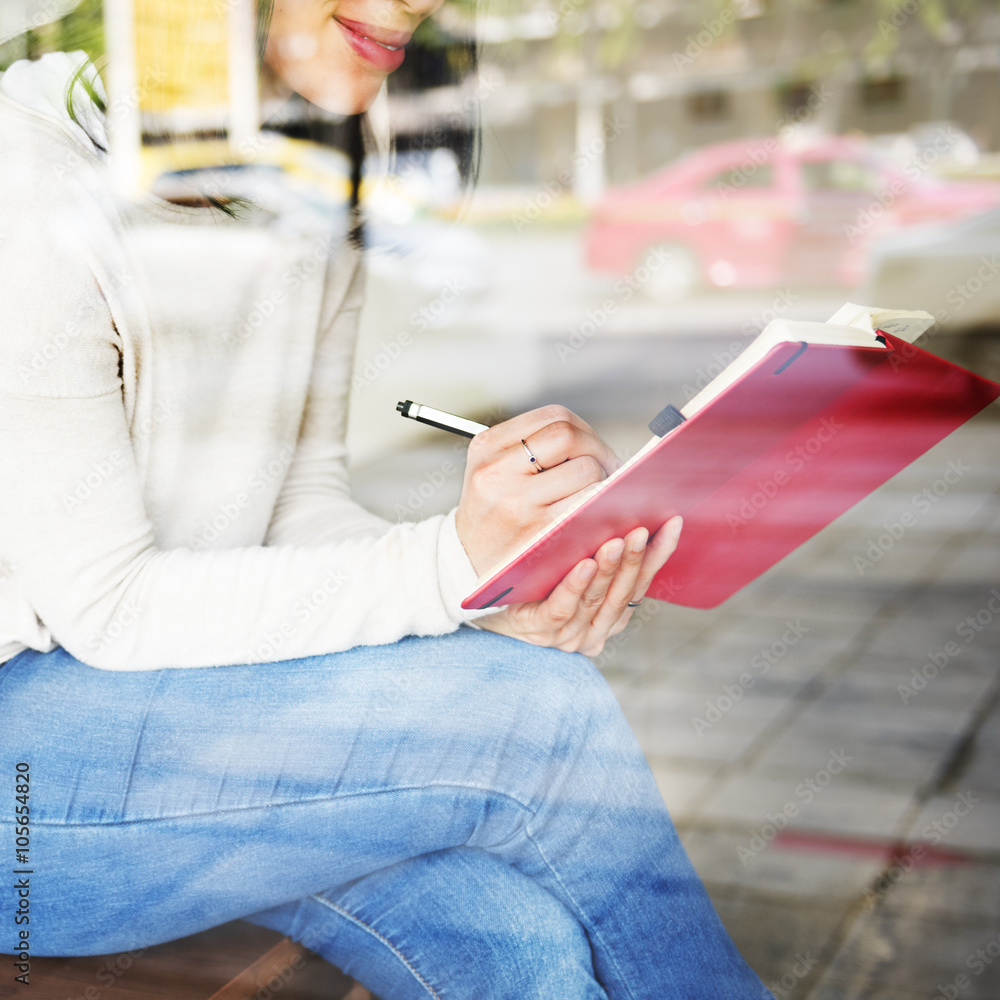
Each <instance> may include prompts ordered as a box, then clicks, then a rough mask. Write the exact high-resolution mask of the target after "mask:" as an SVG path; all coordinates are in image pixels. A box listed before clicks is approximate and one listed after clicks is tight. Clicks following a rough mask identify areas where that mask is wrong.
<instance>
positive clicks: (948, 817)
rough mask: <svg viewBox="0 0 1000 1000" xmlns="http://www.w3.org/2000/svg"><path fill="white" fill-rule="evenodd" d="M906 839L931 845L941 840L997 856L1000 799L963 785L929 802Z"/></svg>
mask: <svg viewBox="0 0 1000 1000" xmlns="http://www.w3.org/2000/svg"><path fill="white" fill-rule="evenodd" d="M970 792H971V796H970V797H969V798H966V797H965V796H967V795H968V794H969V793H970ZM963 814H964V815H963ZM906 839H907V840H909V841H913V842H916V841H924V842H929V843H932V844H933V843H935V842H936V841H939V842H940V843H941V844H942V845H943V846H945V847H947V848H951V849H955V850H966V851H989V852H992V853H998V852H1000V799H996V798H993V797H991V796H987V795H986V793H985V792H981V791H977V790H975V789H971V788H969V787H968V785H967V784H966V783H963V784H962V785H961V786H960V787H959V788H958V789H957V790H956V791H955V793H954V794H951V795H937V796H935V797H934V798H932V799H930V800H929V801H928V802H927V803H926V804H925V805H924V808H923V809H922V810H921V812H920V814H919V815H918V816H917V818H916V819H915V820H914V822H913V824H912V825H911V826H910V829H909V831H908V833H907V836H906Z"/></svg>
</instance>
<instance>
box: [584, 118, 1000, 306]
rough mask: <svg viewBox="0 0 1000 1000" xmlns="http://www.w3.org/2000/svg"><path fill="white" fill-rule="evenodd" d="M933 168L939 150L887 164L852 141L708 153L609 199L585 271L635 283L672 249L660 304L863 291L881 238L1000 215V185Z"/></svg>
mask: <svg viewBox="0 0 1000 1000" xmlns="http://www.w3.org/2000/svg"><path fill="white" fill-rule="evenodd" d="M936 159H937V157H936V156H934V154H933V150H932V149H931V148H928V149H926V150H924V151H921V152H918V153H915V154H914V155H913V156H912V157H911V158H910V159H909V160H908V161H906V162H902V163H899V162H896V161H892V160H886V159H879V158H876V157H875V156H874V155H872V153H871V151H870V150H869V149H868V147H867V146H866V144H865V143H864V142H862V141H860V140H855V139H850V138H843V137H834V138H828V139H822V140H816V141H812V142H810V143H808V144H804V143H803V144H792V143H784V142H782V140H780V139H778V138H770V139H752V140H743V141H740V142H729V143H723V144H720V145H715V146H708V147H706V148H704V149H701V150H698V151H697V152H695V153H692V154H691V155H689V156H685V157H683V158H682V159H680V160H678V161H677V162H676V163H674V164H673V165H671V166H670V167H667V168H666V169H665V170H661V171H660V172H658V173H656V174H654V175H652V176H651V177H648V178H647V179H646V180H644V181H641V182H640V183H638V184H635V185H632V186H630V187H624V188H618V189H615V190H611V191H609V192H608V193H607V195H606V196H605V197H604V199H603V200H602V201H601V202H600V204H599V205H598V206H597V208H596V209H595V211H594V215H593V218H592V220H591V223H590V226H589V229H588V230H587V234H586V251H587V262H588V264H589V266H590V267H592V268H594V269H596V270H603V271H611V272H614V273H617V274H626V273H628V272H630V271H632V270H633V269H635V268H637V267H638V266H639V265H640V264H641V263H642V262H643V260H644V259H645V258H646V255H647V253H648V252H649V251H650V250H652V249H654V248H656V249H660V250H666V251H667V252H668V253H669V261H670V264H669V266H661V267H659V268H658V269H657V270H656V271H654V272H653V274H652V277H651V279H650V282H649V291H650V293H651V294H652V295H653V296H654V297H657V298H661V299H666V298H672V297H676V296H677V295H680V294H683V293H684V292H686V291H690V290H691V289H692V288H694V287H695V286H697V285H698V284H707V285H714V286H741V287H774V286H777V285H783V284H794V283H799V284H801V283H812V284H824V285H830V284H833V285H850V286H853V285H857V284H859V283H860V282H861V280H862V279H863V277H864V273H865V266H866V263H867V256H868V254H867V251H868V245H869V243H870V241H871V240H872V239H873V237H876V236H881V235H883V234H884V233H886V232H888V231H890V230H893V229H898V228H900V227H902V226H909V225H913V224H915V223H919V222H930V221H934V220H944V219H953V218H957V217H960V216H963V215H971V214H973V213H977V212H982V211H986V210H987V209H989V208H991V207H993V206H995V205H1000V184H996V183H985V182H960V181H945V180H941V179H940V178H937V177H935V176H933V175H932V174H931V169H932V167H933V164H934V161H935V160H936Z"/></svg>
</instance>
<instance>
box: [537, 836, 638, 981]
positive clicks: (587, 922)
mask: <svg viewBox="0 0 1000 1000" xmlns="http://www.w3.org/2000/svg"><path fill="white" fill-rule="evenodd" d="M524 832H525V835H526V836H527V838H528V840H530V841H531V843H532V846H533V847H534V848H535V850H536V851H537V852H538V856H539V857H540V858H541V859H542V861H544V862H545V867H546V868H548V870H549V871H550V872H551V874H552V877H553V878H554V879H555V880H556V882H558V883H559V888H560V889H562V891H563V892H564V893H565V894H566V898H567V899H568V900H570V901H571V902H572V904H573V906H574V907H575V908H576V911H577V913H578V914H579V916H580V917H581V918H582V919H581V921H580V922H581V924H583V927H584V928H585V930H586V931H587V933H588V934H590V935H592V936H593V937H595V938H596V939H597V940H598V941H600V943H601V947H602V948H603V949H604V951H605V953H606V954H607V956H608V959H609V961H610V962H611V964H612V965H613V966H614V967H615V971H616V972H617V973H618V978H619V980H620V981H621V984H622V986H624V987H625V990H626V991H627V993H628V995H629V996H630V997H634V996H635V993H633V992H632V987H631V986H630V985H629V982H628V980H627V979H626V978H625V976H624V974H623V973H622V970H621V968H620V967H619V965H618V962H617V960H616V959H615V955H614V951H613V949H611V948H609V947H608V945H607V942H606V941H605V940H604V938H603V936H602V935H601V932H600V931H599V930H598V929H597V925H596V924H595V923H594V922H593V921H592V920H591V919H590V917H589V916H588V915H587V911H586V910H585V909H584V908H583V907H582V906H581V905H580V903H579V902H578V901H577V898H576V897H575V896H574V895H573V893H572V892H570V891H569V888H568V887H567V886H566V883H565V882H563V880H562V879H561V878H560V877H559V872H558V871H557V870H556V867H555V865H554V864H553V863H552V862H551V861H549V859H548V856H547V855H546V853H545V851H543V850H542V847H541V845H540V844H539V843H538V841H537V840H535V838H534V836H533V835H532V833H531V831H530V830H528V829H525V831H524Z"/></svg>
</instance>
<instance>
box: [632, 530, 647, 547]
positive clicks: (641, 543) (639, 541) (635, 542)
mask: <svg viewBox="0 0 1000 1000" xmlns="http://www.w3.org/2000/svg"><path fill="white" fill-rule="evenodd" d="M648 541H649V530H648V529H646V528H643V529H642V531H640V532H639V534H637V535H636V536H635V538H633V539H632V541H631V543H630V546H629V547H630V548H631V549H632V551H633V552H642V550H643V549H644V548H645V547H646V542H648Z"/></svg>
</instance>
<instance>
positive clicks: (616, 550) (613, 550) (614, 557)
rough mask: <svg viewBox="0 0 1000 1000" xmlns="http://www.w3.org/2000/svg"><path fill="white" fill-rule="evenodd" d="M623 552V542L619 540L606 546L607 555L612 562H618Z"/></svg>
mask: <svg viewBox="0 0 1000 1000" xmlns="http://www.w3.org/2000/svg"><path fill="white" fill-rule="evenodd" d="M624 551H625V542H624V541H623V540H622V539H621V538H616V539H615V540H614V542H612V543H611V545H609V546H608V550H607V555H608V558H609V559H610V560H611V561H612V562H618V560H619V559H621V557H622V553H623V552H624Z"/></svg>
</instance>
